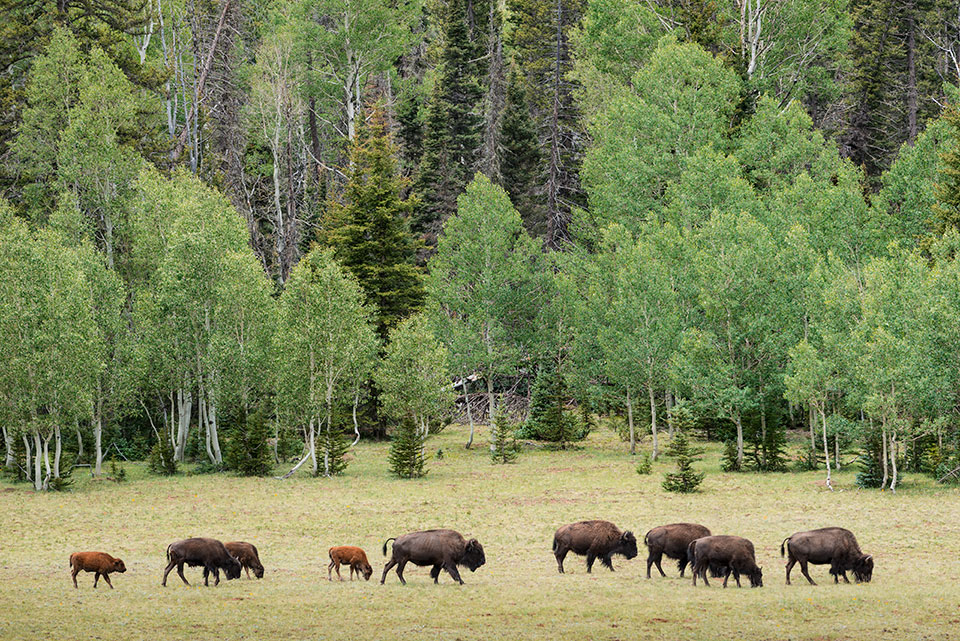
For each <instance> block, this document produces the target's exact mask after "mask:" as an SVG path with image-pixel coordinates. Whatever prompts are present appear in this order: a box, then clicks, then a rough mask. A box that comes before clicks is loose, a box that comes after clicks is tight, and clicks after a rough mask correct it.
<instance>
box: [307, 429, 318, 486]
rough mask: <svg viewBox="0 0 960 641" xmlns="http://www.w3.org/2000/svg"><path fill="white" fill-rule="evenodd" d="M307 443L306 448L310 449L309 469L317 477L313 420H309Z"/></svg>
mask: <svg viewBox="0 0 960 641" xmlns="http://www.w3.org/2000/svg"><path fill="white" fill-rule="evenodd" d="M307 439H308V443H307V447H308V448H309V449H310V465H311V467H310V469H311V471H312V472H313V475H314V476H316V475H317V470H318V469H319V468H318V467H317V432H316V427H315V424H314V419H313V418H311V419H310V431H309V434H308V436H307Z"/></svg>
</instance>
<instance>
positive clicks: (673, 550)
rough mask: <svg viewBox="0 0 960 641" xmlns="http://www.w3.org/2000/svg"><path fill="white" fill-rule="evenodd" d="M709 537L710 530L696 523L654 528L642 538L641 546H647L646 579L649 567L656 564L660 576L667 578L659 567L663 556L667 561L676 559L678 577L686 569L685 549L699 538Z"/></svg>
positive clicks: (648, 575) (673, 524) (648, 576)
mask: <svg viewBox="0 0 960 641" xmlns="http://www.w3.org/2000/svg"><path fill="white" fill-rule="evenodd" d="M704 536H710V530H708V529H707V528H705V527H703V526H702V525H697V524H696V523H671V524H670V525H661V526H659V527H655V528H653V529H652V530H650V531H649V532H647V535H646V536H645V537H643V544H644V545H646V546H647V550H648V554H647V578H648V579H649V578H650V566H652V565H654V564H656V566H657V570H659V571H660V576H667V575H666V574H665V573H664V572H663V568H662V567H661V566H660V560H661V559H662V558H663V556H664V555H666V556H667V558H668V559H676V560H677V567H679V568H680V576H683V571H684V569H686V567H687V548H688V547H689V546H690V543H691V542H692V541H695V540H697V539H699V538H701V537H704Z"/></svg>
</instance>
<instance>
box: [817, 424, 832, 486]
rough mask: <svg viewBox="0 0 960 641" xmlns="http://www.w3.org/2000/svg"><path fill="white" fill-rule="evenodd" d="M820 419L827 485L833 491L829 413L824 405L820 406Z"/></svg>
mask: <svg viewBox="0 0 960 641" xmlns="http://www.w3.org/2000/svg"><path fill="white" fill-rule="evenodd" d="M820 420H821V422H822V423H823V458H824V460H825V461H826V463H827V487H828V488H830V491H831V492H832V491H833V484H832V483H831V482H830V448H829V446H828V445H827V414H826V412H824V410H823V407H821V408H820Z"/></svg>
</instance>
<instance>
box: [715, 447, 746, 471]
mask: <svg viewBox="0 0 960 641" xmlns="http://www.w3.org/2000/svg"><path fill="white" fill-rule="evenodd" d="M720 469H721V470H722V471H724V472H743V471H744V466H743V464H742V463H740V462H739V461H738V460H737V442H736V441H724V443H723V454H722V455H721V456H720Z"/></svg>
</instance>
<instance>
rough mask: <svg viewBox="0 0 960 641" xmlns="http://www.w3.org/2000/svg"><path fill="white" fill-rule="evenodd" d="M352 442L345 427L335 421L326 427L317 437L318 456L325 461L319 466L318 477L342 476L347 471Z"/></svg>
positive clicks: (316, 473)
mask: <svg viewBox="0 0 960 641" xmlns="http://www.w3.org/2000/svg"><path fill="white" fill-rule="evenodd" d="M349 449H350V441H349V440H347V437H346V436H345V435H344V433H343V427H342V426H341V425H340V424H339V423H338V422H337V420H336V418H335V419H334V420H333V425H325V426H324V427H322V428H321V429H320V433H319V435H318V436H317V456H318V457H320V458H321V460H322V461H323V464H322V465H318V466H317V470H316V472H315V475H316V476H321V475H322V476H326V477H331V476H340V475H341V474H343V472H344V470H346V469H347V459H346V454H347V452H348V451H349Z"/></svg>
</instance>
